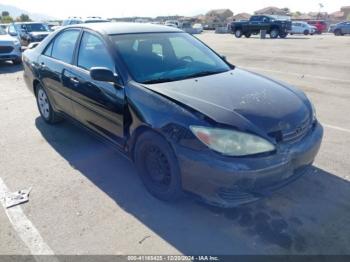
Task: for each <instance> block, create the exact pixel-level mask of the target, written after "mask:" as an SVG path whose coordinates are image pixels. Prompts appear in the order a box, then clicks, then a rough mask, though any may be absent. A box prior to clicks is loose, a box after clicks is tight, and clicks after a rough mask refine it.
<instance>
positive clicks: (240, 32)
mask: <svg viewBox="0 0 350 262" xmlns="http://www.w3.org/2000/svg"><path fill="white" fill-rule="evenodd" d="M242 35H243V33H242V30H241V29H237V30H236V31H235V37H237V38H241V37H242Z"/></svg>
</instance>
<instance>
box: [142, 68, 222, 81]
mask: <svg viewBox="0 0 350 262" xmlns="http://www.w3.org/2000/svg"><path fill="white" fill-rule="evenodd" d="M227 71H228V70H222V71H202V72H197V73H194V74H190V75H186V76H180V77H174V78H156V79H151V80H147V81H144V82H142V83H143V84H159V83H165V82H173V81H178V80H184V79H189V78H195V77H201V76H209V75H215V74H220V73H224V72H227Z"/></svg>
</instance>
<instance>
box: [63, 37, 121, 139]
mask: <svg viewBox="0 0 350 262" xmlns="http://www.w3.org/2000/svg"><path fill="white" fill-rule="evenodd" d="M92 67H105V68H108V69H110V70H111V71H113V72H114V73H116V67H115V63H114V60H113V59H112V56H111V50H109V49H108V47H107V45H106V43H105V41H104V40H103V38H102V37H101V36H99V35H97V34H95V33H94V32H91V31H84V33H83V35H82V36H81V40H80V44H79V48H78V50H77V54H76V59H75V66H74V67H72V68H71V69H70V70H66V71H65V75H64V77H65V78H66V79H67V82H66V87H67V88H68V89H70V90H71V96H72V100H73V108H74V113H75V118H76V119H77V120H79V121H80V122H81V123H83V124H84V125H86V126H87V127H89V128H90V129H92V130H94V131H96V132H97V133H99V134H100V135H102V136H104V137H105V138H107V139H108V140H110V141H112V142H116V144H117V145H123V143H124V124H123V121H124V116H123V115H124V110H125V94H124V89H123V87H121V86H117V85H116V84H114V83H107V82H100V81H95V80H92V79H91V77H90V69H91V68H92Z"/></svg>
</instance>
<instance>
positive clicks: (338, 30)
mask: <svg viewBox="0 0 350 262" xmlns="http://www.w3.org/2000/svg"><path fill="white" fill-rule="evenodd" d="M334 34H335V35H336V36H340V35H342V33H341V30H340V29H337V30H335V31H334Z"/></svg>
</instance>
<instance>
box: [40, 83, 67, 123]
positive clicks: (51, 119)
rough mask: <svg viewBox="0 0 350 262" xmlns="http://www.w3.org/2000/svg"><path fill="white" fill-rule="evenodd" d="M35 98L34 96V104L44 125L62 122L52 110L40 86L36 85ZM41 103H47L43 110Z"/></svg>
mask: <svg viewBox="0 0 350 262" xmlns="http://www.w3.org/2000/svg"><path fill="white" fill-rule="evenodd" d="M43 95H44V96H43ZM35 96H36V104H37V106H38V110H39V113H40V115H41V117H42V118H43V119H44V121H45V122H46V123H48V124H50V125H52V124H56V123H58V122H60V121H62V118H61V117H60V116H59V115H58V114H57V113H56V112H55V111H54V110H53V109H52V106H51V102H50V100H49V97H48V95H47V93H46V91H45V89H44V88H43V87H42V86H41V85H40V84H37V85H36V94H35ZM45 97H46V99H45ZM42 102H45V103H47V108H45V109H44V108H43V106H42V104H41V103H42Z"/></svg>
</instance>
